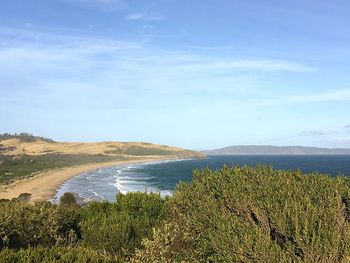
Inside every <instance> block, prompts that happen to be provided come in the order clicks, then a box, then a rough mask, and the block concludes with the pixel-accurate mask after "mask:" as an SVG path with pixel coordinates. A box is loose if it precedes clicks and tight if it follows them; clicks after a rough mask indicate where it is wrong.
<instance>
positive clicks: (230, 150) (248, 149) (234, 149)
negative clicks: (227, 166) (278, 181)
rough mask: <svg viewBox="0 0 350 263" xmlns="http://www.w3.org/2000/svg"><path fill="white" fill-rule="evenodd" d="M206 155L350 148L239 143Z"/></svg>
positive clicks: (325, 151)
mask: <svg viewBox="0 0 350 263" xmlns="http://www.w3.org/2000/svg"><path fill="white" fill-rule="evenodd" d="M203 153H204V154H206V155H312V154H324V155H327V154H330V155H331V154H346V155H347V154H350V149H344V148H318V147H304V146H272V145H237V146H228V147H224V148H221V149H215V150H208V151H203Z"/></svg>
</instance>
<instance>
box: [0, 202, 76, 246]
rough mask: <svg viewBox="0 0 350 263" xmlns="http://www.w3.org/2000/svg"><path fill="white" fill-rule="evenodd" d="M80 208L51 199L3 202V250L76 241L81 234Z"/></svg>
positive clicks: (0, 239) (0, 211) (0, 213)
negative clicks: (41, 201) (51, 201)
mask: <svg viewBox="0 0 350 263" xmlns="http://www.w3.org/2000/svg"><path fill="white" fill-rule="evenodd" d="M79 221H80V214H79V210H78V209H74V208H71V207H58V206H56V205H53V204H51V203H49V202H44V203H36V204H34V205H32V204H28V203H25V202H18V201H12V202H4V203H0V249H1V248H4V247H7V248H27V247H29V246H31V247H35V246H39V245H42V246H53V245H56V244H69V243H75V242H76V241H77V240H78V239H79V238H80V236H81V234H80V229H79V226H78V223H79Z"/></svg>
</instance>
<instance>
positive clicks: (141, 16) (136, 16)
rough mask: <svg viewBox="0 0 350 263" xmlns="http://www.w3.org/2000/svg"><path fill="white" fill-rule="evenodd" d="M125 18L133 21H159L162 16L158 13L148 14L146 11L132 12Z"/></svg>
mask: <svg viewBox="0 0 350 263" xmlns="http://www.w3.org/2000/svg"><path fill="white" fill-rule="evenodd" d="M125 19H126V20H134V21H159V20H163V19H164V17H163V16H160V15H150V14H146V13H132V14H129V15H127V16H126V17H125Z"/></svg>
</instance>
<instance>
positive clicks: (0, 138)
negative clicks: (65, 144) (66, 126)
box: [0, 132, 55, 142]
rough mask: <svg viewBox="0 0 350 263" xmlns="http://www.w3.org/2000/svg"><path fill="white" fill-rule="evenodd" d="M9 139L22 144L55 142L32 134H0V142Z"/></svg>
mask: <svg viewBox="0 0 350 263" xmlns="http://www.w3.org/2000/svg"><path fill="white" fill-rule="evenodd" d="M9 139H19V140H20V141H22V142H36V141H38V140H40V141H44V142H55V141H54V140H52V139H49V138H46V137H42V136H34V135H33V134H30V133H25V132H24V133H19V134H17V133H15V134H10V133H3V134H0V141H4V140H9Z"/></svg>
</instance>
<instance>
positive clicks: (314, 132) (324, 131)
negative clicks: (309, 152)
mask: <svg viewBox="0 0 350 263" xmlns="http://www.w3.org/2000/svg"><path fill="white" fill-rule="evenodd" d="M336 133H337V132H336V131H332V130H328V129H322V130H311V131H302V132H300V133H299V134H298V136H326V135H331V134H336Z"/></svg>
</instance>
